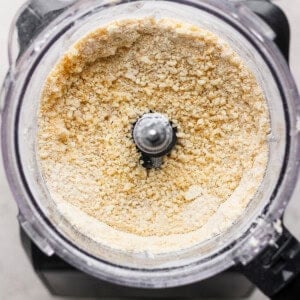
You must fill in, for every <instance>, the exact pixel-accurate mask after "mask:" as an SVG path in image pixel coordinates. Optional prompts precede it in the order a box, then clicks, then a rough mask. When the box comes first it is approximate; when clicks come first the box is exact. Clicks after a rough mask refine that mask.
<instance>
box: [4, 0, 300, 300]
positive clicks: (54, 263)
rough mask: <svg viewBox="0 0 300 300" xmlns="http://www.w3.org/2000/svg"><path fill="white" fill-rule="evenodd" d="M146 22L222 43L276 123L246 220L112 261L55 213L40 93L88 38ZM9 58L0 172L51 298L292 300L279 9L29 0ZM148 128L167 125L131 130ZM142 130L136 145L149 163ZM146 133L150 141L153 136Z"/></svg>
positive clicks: (298, 147)
mask: <svg viewBox="0 0 300 300" xmlns="http://www.w3.org/2000/svg"><path fill="white" fill-rule="evenodd" d="M149 16H150V17H153V18H157V19H160V18H165V17H168V18H173V19H176V20H179V21H187V22H189V23H191V24H194V25H196V26H199V27H201V28H204V29H207V30H209V31H211V32H213V33H216V34H217V35H218V36H221V37H222V39H224V40H225V41H226V42H227V43H228V44H229V45H230V46H231V47H232V48H233V49H234V50H235V51H236V52H237V53H238V54H239V56H240V57H241V58H242V59H243V61H244V62H245V64H246V65H247V66H248V67H249V69H251V71H252V72H253V74H254V75H255V77H256V79H257V81H258V82H259V84H260V86H261V88H262V90H263V92H264V95H265V97H266V100H267V104H268V108H269V114H270V120H271V133H270V134H269V136H268V146H269V161H268V166H267V170H266V173H265V177H264V180H263V183H262V185H261V187H260V188H259V190H258V192H257V193H256V195H255V197H254V198H253V199H252V201H251V203H250V204H249V206H248V207H247V209H246V212H245V213H244V214H243V216H242V217H241V218H240V219H239V220H238V221H237V222H236V223H235V224H234V226H232V227H231V228H230V229H229V230H227V231H226V232H224V233H223V234H220V235H217V236H216V237H214V238H212V239H210V240H208V241H205V242H203V243H200V244H198V245H196V246H194V247H191V248H188V249H185V250H182V251H177V252H170V253H162V254H158V255H153V254H152V253H149V252H147V251H145V252H142V253H126V252H125V251H124V252H122V251H120V250H114V249H112V248H108V247H106V246H104V245H101V244H100V243H97V242H95V241H92V240H90V239H88V238H87V237H85V236H83V235H82V234H80V233H79V232H77V231H76V229H75V228H74V227H72V226H71V225H70V224H69V223H68V222H67V220H65V219H64V218H63V216H62V215H61V214H60V213H59V212H58V210H57V209H56V207H55V204H54V202H53V201H52V199H51V197H50V195H49V192H48V190H47V187H46V185H45V183H44V181H43V178H42V175H41V171H40V168H39V164H38V160H37V155H36V136H37V134H36V133H37V112H38V107H39V99H40V93H41V89H42V86H43V83H44V81H45V79H46V77H47V75H48V74H49V72H50V71H51V69H52V68H53V66H54V65H55V63H56V62H57V60H58V59H59V58H60V57H61V56H62V55H63V54H64V52H65V51H66V50H67V49H68V48H69V47H70V46H71V45H73V44H74V43H75V42H76V41H77V40H78V39H80V38H81V37H82V36H84V35H85V34H86V33H88V32H90V31H91V30H92V29H95V28H97V27H101V26H102V25H105V24H107V23H109V22H111V21H115V20H122V19H130V18H143V17H149ZM8 50H9V51H8V54H9V64H10V69H9V72H8V74H7V77H6V79H5V82H4V85H3V89H2V94H1V146H2V154H3V159H4V166H5V171H6V175H7V179H8V182H9V184H10V188H11V190H12V193H13V195H14V198H15V200H16V202H17V205H18V207H19V215H18V220H19V223H20V227H21V236H22V240H23V242H24V247H25V248H26V250H27V251H28V253H29V255H30V257H31V259H32V263H33V266H34V268H35V270H36V271H37V273H38V274H39V275H40V277H41V279H42V280H43V281H44V283H45V284H46V285H47V287H48V288H49V290H50V291H52V293H53V294H56V295H65V296H98V297H136V298H138V299H143V298H152V299H154V298H170V299H179V298H187V299H193V298H199V297H229V298H233V297H244V296H247V295H248V294H249V293H250V292H251V291H252V289H253V285H252V284H251V283H253V284H255V285H256V286H257V287H258V288H260V289H261V290H262V292H264V293H265V294H266V295H267V296H269V297H272V298H274V299H275V298H277V299H281V298H286V299H293V298H292V297H294V298H295V299H296V296H295V295H297V291H298V294H299V289H300V285H299V284H300V283H299V278H298V277H299V273H300V243H299V242H298V241H297V240H296V239H295V238H294V237H293V236H292V235H291V234H290V233H289V232H288V230H287V229H286V228H285V226H284V224H283V221H282V220H283V215H284V211H285V208H286V206H287V204H288V202H289V199H290V197H291V195H292V193H293V190H294V187H295V185H296V182H297V177H298V174H299V166H300V101H299V95H298V91H297V88H296V86H295V83H294V80H293V78H292V76H291V73H290V70H289V67H288V50H289V27H288V22H287V19H286V17H285V15H284V14H283V12H282V11H281V10H280V9H279V8H278V7H276V6H275V5H274V4H272V3H271V2H270V1H266V0H260V1H258V0H248V1H247V0H245V1H239V0H232V1H229V0H172V1H154V0H149V1H128V0H127V1H122V0H121V1H119V0H116V1H111V0H79V1H74V0H52V1H44V0H31V1H28V2H27V3H26V4H25V5H24V6H23V7H22V8H21V9H20V10H19V12H18V13H17V15H16V17H15V19H14V21H13V24H12V26H11V30H10V35H9V45H8ZM147 117H148V118H155V117H156V118H159V119H160V122H162V123H164V122H167V121H166V120H165V119H164V117H163V116H159V115H158V116H153V115H151V116H145V117H144V118H142V119H140V120H139V121H138V122H140V123H142V122H145V121H147V120H146V118H147ZM139 128H141V127H139V126H136V127H135V129H136V130H135V132H134V137H135V140H136V143H137V144H138V145H139V147H140V148H141V149H142V152H144V153H148V154H149V152H148V151H150V150H149V149H148V148H147V145H145V141H146V140H147V139H145V133H144V132H143V130H139ZM150 129H151V130H149V131H148V133H147V134H149V135H150V136H148V140H151V139H152V138H155V137H153V136H155V134H156V129H155V128H150ZM151 136H152V137H151ZM166 137H168V138H169V140H168V143H167V144H168V146H167V151H168V150H169V148H168V147H169V146H170V145H172V144H173V143H174V140H175V138H176V134H174V132H172V127H171V126H170V127H168V133H166ZM167 151H166V149H164V151H162V152H160V151H158V152H159V155H158V154H157V153H155V154H153V153H150V154H149V160H150V163H151V164H152V166H155V167H159V166H160V163H161V161H160V156H161V155H164V154H165V152H167ZM249 280H250V281H249ZM297 285H298V286H297Z"/></svg>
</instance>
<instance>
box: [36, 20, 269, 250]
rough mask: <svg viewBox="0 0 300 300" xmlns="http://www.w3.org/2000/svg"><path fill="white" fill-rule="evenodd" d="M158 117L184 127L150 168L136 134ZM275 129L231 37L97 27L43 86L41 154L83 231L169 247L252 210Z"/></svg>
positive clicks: (136, 23)
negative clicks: (143, 121) (147, 116)
mask: <svg viewBox="0 0 300 300" xmlns="http://www.w3.org/2000/svg"><path fill="white" fill-rule="evenodd" d="M149 111H155V112H158V113H162V114H164V115H166V116H167V117H168V118H169V119H170V120H171V121H172V122H173V124H174V126H176V127H177V131H178V143H177V145H176V147H175V148H174V149H173V150H172V152H171V153H170V155H168V156H166V157H164V162H163V165H162V167H161V168H160V169H158V170H154V169H152V170H150V171H148V172H147V171H146V170H145V169H144V167H143V166H142V165H141V161H140V153H139V152H138V151H137V149H136V147H135V145H134V143H133V140H132V136H131V130H132V125H133V124H134V122H135V121H136V120H137V119H138V118H139V117H140V116H141V115H143V114H144V113H147V112H149ZM268 133H269V117H268V110H267V105H266V101H265V99H264V96H263V94H262V91H261V89H260V87H259V86H258V83H257V81H256V79H255V78H254V76H253V74H252V73H251V71H250V70H249V69H248V68H247V67H246V66H245V65H244V64H243V62H242V61H241V59H240V58H239V57H238V55H237V54H235V53H234V52H233V51H232V50H231V49H230V47H229V46H228V45H226V43H224V41H222V40H221V39H219V38H218V37H217V36H215V35H214V34H212V33H210V32H208V31H206V30H204V29H201V28H197V27H195V26H190V25H188V24H183V23H178V22H176V21H173V20H155V19H151V18H145V19H141V20H123V21H120V22H114V23H111V24H109V25H107V26H106V27H103V28H100V29H97V30H95V31H93V32H91V33H89V34H88V35H86V36H85V37H84V38H82V39H81V40H80V41H78V42H77V43H76V44H75V45H74V46H73V47H72V48H71V49H70V50H69V51H68V52H67V53H66V54H65V55H64V56H63V57H62V59H61V60H60V61H59V62H58V64H57V65H56V66H55V68H54V69H53V71H52V72H51V74H50V75H49V77H48V79H47V81H46V83H45V86H44V89H43V93H42V98H41V105H40V112H39V131H38V149H39V150H38V151H39V157H40V163H41V168H42V172H43V175H44V178H45V181H46V183H47V186H48V188H49V191H50V193H51V195H52V197H53V199H54V201H56V203H57V205H58V207H59V208H60V209H61V212H62V213H63V214H64V215H65V217H67V218H68V219H69V220H70V222H71V223H72V224H73V226H75V227H76V228H77V229H78V230H79V231H81V232H82V233H84V234H87V235H90V237H91V238H93V239H94V240H96V241H98V242H101V243H104V244H107V245H110V246H112V247H116V248H121V249H128V248H130V250H134V251H144V250H147V251H148V250H149V251H155V252H164V251H166V249H171V248H172V249H181V248H185V247H187V246H192V245H193V244H196V243H199V242H201V241H203V240H205V239H207V238H210V237H211V236H212V235H213V234H218V233H221V232H223V231H224V230H226V229H228V227H230V226H231V225H232V224H233V223H234V221H236V220H237V218H238V217H239V216H241V215H242V213H243V211H244V209H245V207H246V206H247V204H248V203H249V202H250V200H251V199H252V198H253V196H254V195H255V193H256V190H257V188H258V187H259V185H260V183H261V181H262V178H263V176H264V172H265V168H266V164H267V159H268V146H267V142H266V137H267V134H268ZM258 156H259V160H258V159H257V157H258ZM249 174H250V175H249ZM245 176H247V182H246V183H247V185H246V186H245V179H244V178H246V177H245ZM241 182H242V183H243V191H244V193H240V192H239V194H238V195H240V196H239V197H240V200H239V199H238V198H237V197H236V196H234V195H237V194H236V193H237V192H236V191H240V190H239V188H240V183H241ZM241 195H242V196H241ZM66 207H67V209H64V208H66ZM72 208H73V209H72ZM75 216H76V217H75ZM92 224H93V225H92ZM96 224H98V225H96ZM92 228H94V230H92ZM96 228H97V230H96ZM200 231H201V233H200ZM108 232H109V234H108ZM179 237H180V238H179ZM126 241H127V242H126ZM129 241H130V242H129Z"/></svg>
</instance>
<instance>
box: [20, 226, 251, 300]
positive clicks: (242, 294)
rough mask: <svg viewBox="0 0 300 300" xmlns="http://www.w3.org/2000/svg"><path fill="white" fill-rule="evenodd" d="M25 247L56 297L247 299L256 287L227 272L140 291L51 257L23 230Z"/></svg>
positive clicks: (54, 256) (237, 274)
mask: <svg viewBox="0 0 300 300" xmlns="http://www.w3.org/2000/svg"><path fill="white" fill-rule="evenodd" d="M20 234H21V240H22V244H23V247H24V248H25V250H26V253H27V255H28V256H29V258H30V260H31V262H32V265H33V268H34V271H35V272H36V273H37V274H38V276H39V277H40V279H41V280H42V282H43V283H44V284H45V286H46V287H47V288H48V290H49V291H50V292H51V294H53V295H56V296H64V297H97V298H99V299H107V298H114V299H115V298H122V299H123V298H130V299H133V298H136V299H199V298H219V299H221V298H228V299H233V298H237V299H240V298H247V297H248V296H250V294H251V293H252V291H253V290H254V285H253V284H251V283H250V281H249V280H248V279H247V278H246V277H245V276H243V275H241V274H240V273H238V272H235V271H233V270H228V271H226V272H224V273H222V274H219V275H217V276H215V277H212V278H209V279H207V280H204V281H201V282H197V283H194V284H189V285H186V286H180V287H175V288H166V289H139V288H130V287H124V286H120V285H115V284H112V283H109V282H106V281H102V280H99V279H97V278H94V277H92V276H90V275H88V274H85V273H83V272H81V271H79V270H77V269H75V268H74V267H72V266H71V265H69V264H68V263H66V262H65V261H63V260H62V259H60V258H59V257H58V256H56V255H53V256H51V257H48V256H47V255H45V254H44V253H43V252H42V251H41V250H39V249H38V248H37V247H36V246H35V244H34V243H33V242H32V241H31V240H30V239H29V238H28V236H27V235H26V233H25V232H24V231H23V230H22V229H21V231H20Z"/></svg>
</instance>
